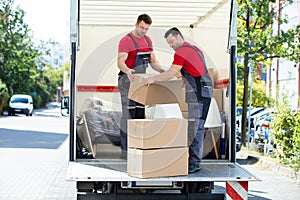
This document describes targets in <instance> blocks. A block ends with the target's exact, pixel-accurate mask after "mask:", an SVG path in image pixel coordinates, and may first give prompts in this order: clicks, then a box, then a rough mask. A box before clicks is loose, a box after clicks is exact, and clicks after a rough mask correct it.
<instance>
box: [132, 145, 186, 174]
mask: <svg viewBox="0 0 300 200" xmlns="http://www.w3.org/2000/svg"><path fill="white" fill-rule="evenodd" d="M127 173H128V175H129V176H133V177H138V178H155V177H166V176H180V175H182V176H186V175H187V174H188V148H187V147H184V148H164V149H147V150H142V149H134V148H129V149H128V159H127Z"/></svg>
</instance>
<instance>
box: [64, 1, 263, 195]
mask: <svg viewBox="0 0 300 200" xmlns="http://www.w3.org/2000/svg"><path fill="white" fill-rule="evenodd" d="M142 13H147V14H149V15H150V16H151V17H152V20H153V23H152V25H151V28H150V30H149V31H148V35H149V36H150V38H151V39H152V41H153V45H154V51H155V53H156V56H157V57H158V59H159V61H160V63H161V64H162V66H163V67H164V68H165V69H167V68H168V67H169V66H170V64H171V62H172V58H173V53H174V52H173V50H172V49H171V48H170V47H169V46H168V45H167V43H166V41H165V39H164V38H163V36H164V33H165V32H166V30H168V29H169V28H171V27H174V26H175V27H178V28H179V29H180V30H181V32H182V33H183V35H184V37H185V39H186V40H188V41H190V42H191V43H193V44H195V45H197V46H198V47H199V48H201V49H202V50H203V51H204V54H205V57H206V62H207V65H208V67H209V68H210V69H212V70H211V72H212V73H211V77H212V78H213V79H214V84H215V89H216V90H218V91H221V92H220V93H219V96H218V97H216V99H217V102H218V110H219V112H217V113H215V114H214V116H217V115H219V116H220V117H221V115H220V113H223V121H222V123H221V124H220V123H219V125H220V129H219V130H220V134H219V135H218V134H217V135H218V136H216V138H215V137H213V136H214V133H212V135H211V136H212V138H213V143H212V145H211V148H209V152H208V154H207V155H208V156H205V157H204V159H203V161H202V164H201V166H202V169H201V170H200V171H199V172H197V173H193V174H188V175H186V176H173V177H157V178H146V179H144V178H136V177H132V176H129V175H128V174H127V171H126V167H127V161H126V159H123V158H122V157H120V156H119V154H120V147H119V146H118V139H117V138H115V139H116V140H115V141H114V140H113V139H112V138H107V137H106V138H105V139H103V140H101V139H100V140H101V141H100V142H95V141H93V140H94V139H93V138H91V137H90V134H91V133H90V132H91V131H92V130H91V127H89V123H93V121H89V119H88V117H87V116H84V115H82V111H83V110H84V109H86V108H90V109H91V108H92V109H95V110H97V109H98V107H99V106H101V107H102V108H105V109H107V110H109V111H113V112H119V111H120V106H119V105H120V94H119V92H118V87H117V74H118V71H119V70H118V67H117V63H116V62H117V48H118V43H119V40H120V38H121V37H123V36H124V35H125V34H127V33H128V32H130V31H131V30H133V29H134V24H135V22H136V18H137V16H138V15H139V14H142ZM236 15H237V2H236V0H209V1H208V0H189V1H179V0H151V1H129V0H71V12H70V16H71V18H70V20H71V23H70V31H71V32H70V40H71V69H70V96H69V97H70V99H69V105H68V106H67V108H68V109H69V118H70V130H69V131H70V141H69V142H70V148H69V167H68V174H67V179H68V180H70V181H76V183H77V184H76V185H77V198H78V199H141V198H146V199H154V198H155V199H224V198H225V196H226V197H227V199H236V197H237V196H239V197H240V198H241V199H247V196H248V193H247V192H248V182H249V181H253V180H258V178H257V177H255V176H254V175H252V174H251V173H249V172H248V171H246V170H245V169H244V168H243V167H242V166H240V165H239V164H238V163H237V162H236V133H235V128H236V124H235V109H236V103H235V99H236V86H235V84H236V45H237V42H236V40H237V22H236V20H237V16H236ZM147 73H154V72H153V71H151V70H148V71H147ZM64 106H66V105H64ZM215 118H216V117H213V118H212V119H215ZM217 118H219V117H217ZM217 118H216V119H217ZM225 118H226V122H225ZM219 121H220V120H219ZM97 125H98V126H99V124H96V126H97ZM209 129H210V127H208V130H209ZM107 131H108V132H109V131H110V130H107ZM115 137H118V136H115ZM207 137H208V136H207ZM224 141H225V143H224ZM220 142H221V144H220ZM210 150H211V152H212V153H211V152H210ZM209 155H210V156H209ZM215 182H226V194H223V193H220V194H218V193H212V191H213V188H214V183H215ZM236 195H237V196H236Z"/></svg>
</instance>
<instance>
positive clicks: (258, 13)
mask: <svg viewBox="0 0 300 200" xmlns="http://www.w3.org/2000/svg"><path fill="white" fill-rule="evenodd" d="M281 2H282V4H281V8H282V7H284V6H285V5H286V4H290V3H292V2H293V0H286V1H281ZM272 3H275V0H238V6H239V10H238V45H237V51H238V55H239V56H240V57H243V63H241V64H242V65H243V78H242V80H243V85H244V88H243V89H244V91H243V108H244V109H243V113H242V142H243V144H244V145H246V111H247V109H246V108H247V106H248V104H249V103H248V96H249V95H248V93H249V91H248V89H249V83H248V79H249V67H250V64H251V65H252V66H253V69H255V68H258V67H261V66H266V67H269V66H270V63H271V62H272V59H274V58H286V59H288V60H293V61H296V62H298V61H299V45H298V35H299V25H298V26H297V27H294V28H292V29H288V30H277V29H275V26H274V25H275V24H279V25H282V24H286V23H287V22H288V21H287V18H286V16H281V17H279V16H278V12H277V10H276V8H274V7H272V5H274V4H272ZM281 8H280V9H281ZM280 9H279V10H280Z"/></svg>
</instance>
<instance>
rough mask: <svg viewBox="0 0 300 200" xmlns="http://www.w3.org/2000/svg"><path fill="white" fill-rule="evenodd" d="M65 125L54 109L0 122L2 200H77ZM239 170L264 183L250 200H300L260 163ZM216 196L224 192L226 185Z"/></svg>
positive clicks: (297, 190) (294, 188) (298, 189)
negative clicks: (69, 176)
mask: <svg viewBox="0 0 300 200" xmlns="http://www.w3.org/2000/svg"><path fill="white" fill-rule="evenodd" d="M68 120H69V119H68V118H67V117H62V116H60V110H59V108H58V107H50V108H48V109H44V110H36V111H35V112H34V114H33V116H32V117H26V116H24V115H18V116H1V117H0V159H1V165H0V188H1V189H0V200H2V199H3V200H4V199H5V200H19V199H20V200H21V199H22V200H35V199H36V200H42V199H43V200H44V199H46V200H54V199H56V200H57V199H59V200H60V199H63V200H73V199H76V198H75V196H76V195H75V183H73V182H68V181H66V180H65V177H66V172H67V166H68V142H69V141H68V138H69V136H68V123H69V121H68ZM243 166H244V167H245V168H246V169H247V170H248V171H250V172H251V173H253V174H254V175H256V176H258V177H259V178H261V180H262V181H258V182H249V195H248V197H249V199H255V200H268V199H276V200H277V199H278V200H281V199H284V200H294V199H295V200H296V199H300V184H299V182H298V183H297V182H295V181H294V180H293V179H292V178H290V177H287V176H282V175H280V174H278V173H275V172H273V171H270V170H266V169H264V168H261V167H260V166H259V165H258V164H254V165H253V164H252V165H243ZM214 192H224V193H225V183H216V185H215V190H214Z"/></svg>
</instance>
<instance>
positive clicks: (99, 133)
mask: <svg viewBox="0 0 300 200" xmlns="http://www.w3.org/2000/svg"><path fill="white" fill-rule="evenodd" d="M80 113H81V115H84V116H85V119H86V122H84V123H86V125H87V129H88V134H89V135H90V138H91V141H92V143H93V144H97V143H109V142H111V143H113V144H115V145H119V144H120V119H121V112H120V111H114V110H112V109H111V107H105V106H104V103H103V101H102V100H100V99H98V98H92V99H87V100H86V101H85V103H84V105H83V107H82V109H81V110H80ZM79 135H80V134H79Z"/></svg>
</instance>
